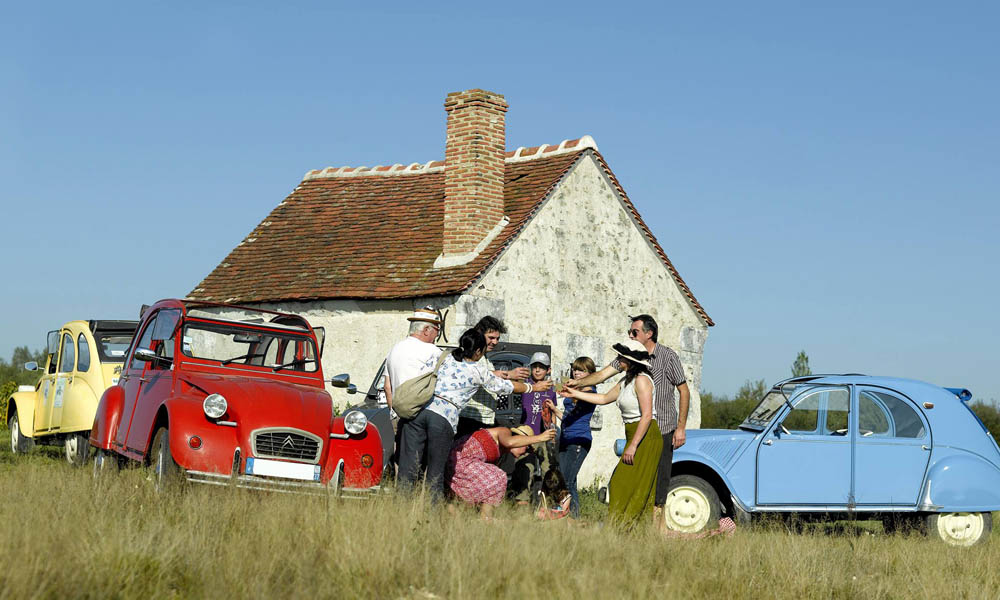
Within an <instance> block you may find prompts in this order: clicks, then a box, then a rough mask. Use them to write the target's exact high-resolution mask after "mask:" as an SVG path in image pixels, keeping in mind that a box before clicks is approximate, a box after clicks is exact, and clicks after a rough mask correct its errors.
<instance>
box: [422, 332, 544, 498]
mask: <svg viewBox="0 0 1000 600" xmlns="http://www.w3.org/2000/svg"><path fill="white" fill-rule="evenodd" d="M485 352H486V338H485V337H484V336H483V334H482V333H480V332H478V331H476V330H475V329H469V330H468V331H466V332H465V333H463V334H462V337H461V338H459V340H458V348H456V349H455V350H453V351H452V352H451V355H450V356H447V357H446V358H445V359H444V362H443V363H441V368H440V369H438V375H437V385H436V386H435V387H434V398H433V399H432V400H431V402H430V404H428V405H427V406H426V407H424V409H423V410H421V411H420V412H419V413H418V414H417V416H416V417H414V418H413V419H411V420H410V421H407V422H406V423H404V425H403V434H402V437H403V443H404V444H407V445H408V446H409V445H411V444H412V446H413V450H412V451H414V452H415V454H414V455H415V456H421V455H423V454H424V450H425V448H426V452H427V485H428V487H429V488H430V493H431V498H432V499H433V500H435V501H437V500H440V499H441V496H442V495H443V492H444V470H445V466H446V465H447V463H448V454H449V453H450V451H451V444H452V442H453V441H454V440H455V432H456V431H457V430H458V414H459V413H460V412H462V409H463V408H465V405H466V404H468V403H469V400H471V399H472V396H473V395H475V393H476V390H478V389H479V388H480V387H482V388H484V389H486V390H488V391H490V392H493V393H494V394H510V393H512V392H518V393H525V392H541V391H544V390H547V389H549V388H550V387H552V382H551V381H540V382H536V383H533V384H530V385H529V384H526V383H521V382H514V381H508V380H506V379H501V378H500V377H497V376H496V375H495V374H493V373H492V372H491V371H490V370H489V369H487V367H486V366H485V365H483V364H481V363H478V361H479V359H480V358H482V357H483V354H484V353H485ZM407 451H411V450H410V449H408V450H407ZM403 478H404V479H405V480H407V481H414V480H415V479H416V473H406V474H404V475H403Z"/></svg>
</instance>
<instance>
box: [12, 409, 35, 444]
mask: <svg viewBox="0 0 1000 600" xmlns="http://www.w3.org/2000/svg"><path fill="white" fill-rule="evenodd" d="M7 427H8V429H10V451H11V452H13V453H14V454H27V453H28V452H31V449H32V448H34V447H35V440H33V439H31V438H29V437H25V436H24V435H23V434H22V433H21V422H20V421H18V419H17V411H16V410H15V411H14V413H13V414H11V415H10V420H9V421H7Z"/></svg>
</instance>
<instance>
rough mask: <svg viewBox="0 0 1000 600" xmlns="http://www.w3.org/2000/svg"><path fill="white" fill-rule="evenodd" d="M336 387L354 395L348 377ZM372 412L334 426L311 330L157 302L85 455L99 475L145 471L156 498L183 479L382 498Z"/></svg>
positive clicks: (227, 309) (232, 310) (292, 320)
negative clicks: (130, 465)
mask: <svg viewBox="0 0 1000 600" xmlns="http://www.w3.org/2000/svg"><path fill="white" fill-rule="evenodd" d="M331 385H333V386H334V387H341V388H349V390H348V391H349V392H353V391H354V386H352V385H350V382H349V378H348V377H347V376H346V375H338V376H337V377H334V378H333V380H332V381H331ZM366 412H369V411H362V410H357V409H352V410H349V411H348V412H347V413H346V414H345V415H343V416H335V415H334V411H333V402H332V398H331V396H330V394H329V393H328V392H327V391H326V390H325V389H324V381H323V370H322V366H321V364H320V360H319V353H318V352H317V340H316V333H315V331H314V330H313V328H312V327H311V326H310V325H309V323H308V322H307V321H306V320H305V319H304V318H302V317H300V316H297V315H291V314H283V313H277V312H271V311H265V310H259V309H251V308H246V307H239V306H232V305H221V304H210V303H204V302H189V301H182V300H161V301H160V302H157V303H156V304H155V305H153V306H152V307H150V308H148V309H146V310H145V312H144V313H143V315H142V320H141V323H140V325H139V328H138V329H136V333H135V337H134V338H133V339H132V344H131V345H130V347H129V349H128V353H127V355H126V360H125V364H124V365H123V367H122V374H121V379H120V381H119V383H118V385H115V386H112V387H110V388H108V390H107V391H105V393H104V395H103V396H102V398H101V401H100V404H99V405H98V408H97V416H96V418H95V420H94V427H93V429H92V430H91V434H90V444H91V445H92V446H94V447H95V448H96V452H95V465H94V466H95V469H97V470H100V469H103V468H105V467H107V466H109V465H113V464H118V463H121V462H127V461H128V460H130V461H136V462H141V463H144V464H146V465H149V466H150V467H151V468H152V471H153V474H154V481H155V482H156V485H157V487H160V488H162V487H163V486H166V485H169V484H170V483H171V482H173V481H177V480H182V479H184V478H186V479H187V480H188V481H194V482H199V483H210V484H221V485H236V486H238V487H247V488H257V489H270V490H278V491H302V492H308V491H329V492H333V493H335V494H340V493H341V492H345V493H348V492H354V493H361V492H368V491H371V490H373V489H377V486H378V485H379V483H380V481H381V477H382V469H383V467H384V459H385V458H387V456H386V448H385V447H384V445H383V439H382V438H383V436H382V435H380V432H379V427H377V426H376V425H375V424H374V423H372V422H369V419H368V417H369V416H370V415H367V414H366ZM375 420H376V421H380V419H375ZM384 420H385V421H386V424H388V418H387V417H386V418H385V419H384ZM391 435H392V434H391V430H390V433H388V438H389V439H388V440H386V441H387V442H388V443H391V442H392V438H391ZM389 452H391V450H389Z"/></svg>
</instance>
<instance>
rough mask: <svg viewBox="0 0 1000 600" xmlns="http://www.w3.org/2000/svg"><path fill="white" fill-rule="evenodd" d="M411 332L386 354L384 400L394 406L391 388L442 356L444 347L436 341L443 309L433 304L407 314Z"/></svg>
mask: <svg viewBox="0 0 1000 600" xmlns="http://www.w3.org/2000/svg"><path fill="white" fill-rule="evenodd" d="M406 320H407V321H409V322H410V333H409V335H407V336H406V337H405V338H403V340H402V341H400V342H397V343H396V345H395V346H393V347H392V350H390V351H389V355H388V356H386V357H385V400H386V402H387V403H388V404H389V407H390V408H391V407H392V390H393V389H395V388H398V387H399V386H400V385H402V384H403V382H404V381H409V380H411V379H413V378H414V377H420V376H421V375H423V374H425V373H429V372H430V371H431V370H432V369H433V368H434V364H435V363H436V362H437V359H438V357H439V356H441V349H440V348H438V347H437V346H435V345H434V340H435V339H437V336H438V332H439V331H441V313H440V312H438V311H437V309H435V308H433V307H431V306H425V307H424V308H419V309H417V310H415V311H413V316H411V317H407V318H406Z"/></svg>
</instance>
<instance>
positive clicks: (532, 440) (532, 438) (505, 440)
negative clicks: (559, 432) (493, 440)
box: [497, 427, 556, 450]
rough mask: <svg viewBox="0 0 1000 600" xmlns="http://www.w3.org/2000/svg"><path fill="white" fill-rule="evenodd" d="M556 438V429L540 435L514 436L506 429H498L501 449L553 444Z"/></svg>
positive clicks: (498, 441) (498, 440)
mask: <svg viewBox="0 0 1000 600" xmlns="http://www.w3.org/2000/svg"><path fill="white" fill-rule="evenodd" d="M555 437H556V430H555V429H546V430H545V431H543V432H542V433H540V434H538V435H514V434H513V433H511V432H510V429H507V428H506V427H498V428H497V443H498V444H500V447H501V448H507V449H508V450H510V449H511V448H522V447H524V446H531V445H532V444H537V443H538V442H551V441H552V440H554V439H555Z"/></svg>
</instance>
